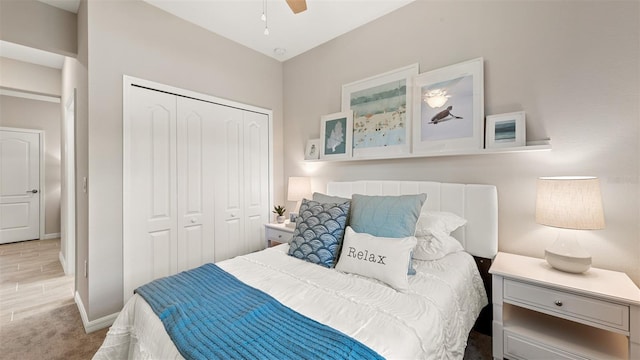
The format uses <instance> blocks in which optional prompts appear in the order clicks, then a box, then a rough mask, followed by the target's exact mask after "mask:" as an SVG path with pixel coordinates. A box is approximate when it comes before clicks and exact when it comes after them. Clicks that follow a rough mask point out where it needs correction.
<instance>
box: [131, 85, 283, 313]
mask: <svg viewBox="0 0 640 360" xmlns="http://www.w3.org/2000/svg"><path fill="white" fill-rule="evenodd" d="M139 83H143V84H145V85H147V84H146V82H144V81H135V80H130V81H128V82H127V81H126V79H125V91H124V98H125V99H124V101H125V106H124V124H123V132H124V140H123V141H124V161H123V163H124V169H123V177H124V178H123V186H124V189H123V194H124V196H123V206H124V208H123V215H124V219H123V226H124V228H123V232H124V234H123V274H124V279H123V280H124V281H123V283H124V300H125V301H126V300H127V299H128V298H129V297H130V296H131V295H132V294H133V290H134V289H135V288H136V287H138V286H140V285H142V284H144V283H146V282H148V281H151V280H153V279H156V278H159V277H163V276H167V275H171V274H175V273H177V272H180V271H183V270H186V269H190V268H193V267H197V266H199V265H202V264H204V263H207V262H215V261H221V260H224V259H228V258H231V257H234V256H237V255H242V254H246V253H249V252H252V251H256V250H260V249H262V248H264V244H265V241H264V235H263V233H262V229H263V226H264V224H265V223H267V222H268V221H269V202H270V196H269V192H270V184H269V160H270V157H269V153H270V147H269V118H270V113H269V112H268V111H263V112H261V111H260V110H261V109H256V108H253V107H251V106H246V107H245V108H243V107H244V106H243V105H242V104H237V103H230V104H224V100H222V101H217V100H220V99H216V98H211V97H208V96H206V95H200V94H195V93H192V92H186V94H187V95H186V96H185V95H181V94H179V93H178V92H179V91H173V90H175V89H173V88H168V89H167V88H166V87H165V86H161V85H159V84H158V85H157V87H158V88H159V89H152V88H149V87H147V86H140V85H138V84H139ZM167 90H171V91H167Z"/></svg>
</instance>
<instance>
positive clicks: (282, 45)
mask: <svg viewBox="0 0 640 360" xmlns="http://www.w3.org/2000/svg"><path fill="white" fill-rule="evenodd" d="M144 1H146V2H147V3H149V4H151V5H154V6H157V7H158V8H160V9H163V10H165V11H167V12H169V13H171V14H174V15H176V16H178V17H180V18H182V19H185V20H187V21H189V22H192V23H194V24H197V25H199V26H201V27H203V28H205V29H207V30H210V31H212V32H214V33H216V34H219V35H222V36H224V37H226V38H228V39H231V40H233V41H235V42H237V43H240V44H242V45H244V46H246V47H249V48H251V49H254V50H256V51H258V52H261V53H263V54H265V55H267V56H270V57H273V58H275V59H277V60H280V61H284V60H287V59H290V58H292V57H294V56H296V55H299V54H301V53H303V52H305V51H307V50H310V49H312V48H314V47H316V46H318V45H320V44H323V43H325V42H327V41H329V40H331V39H334V38H336V37H338V36H340V35H342V34H344V33H347V32H349V31H351V30H353V29H355V28H357V27H359V26H361V25H364V24H366V23H368V22H370V21H372V20H375V19H377V18H379V17H381V16H383V15H386V14H388V13H389V12H391V11H393V10H396V9H398V8H400V7H402V6H404V5H407V4H409V3H411V2H413V1H414V0H307V10H306V11H304V12H301V13H299V14H294V13H293V12H292V11H291V10H290V9H289V7H288V6H287V3H286V1H285V0H267V1H266V13H267V25H268V28H269V35H264V27H265V23H264V22H263V21H262V20H261V19H260V17H261V15H262V12H263V8H264V5H265V2H263V1H262V0H144ZM276 49H283V50H284V54H282V53H281V52H280V53H279V52H278V51H277V50H276Z"/></svg>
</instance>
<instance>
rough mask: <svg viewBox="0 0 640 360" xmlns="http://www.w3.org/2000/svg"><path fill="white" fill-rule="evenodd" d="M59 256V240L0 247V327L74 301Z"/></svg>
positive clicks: (70, 280)
mask: <svg viewBox="0 0 640 360" xmlns="http://www.w3.org/2000/svg"><path fill="white" fill-rule="evenodd" d="M59 253H60V239H51V240H31V241H24V242H19V243H12V244H4V245H0V326H2V325H4V324H8V323H11V322H18V321H20V320H21V319H24V318H25V317H28V316H31V315H36V314H39V313H42V312H46V311H51V310H52V309H55V308H58V307H61V306H64V305H67V304H72V303H73V302H74V301H73V292H74V277H73V275H70V276H66V275H65V274H64V270H63V269H62V265H61V264H60V260H59V257H58V256H59V255H58V254H59Z"/></svg>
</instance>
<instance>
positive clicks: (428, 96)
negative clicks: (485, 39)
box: [412, 58, 484, 154]
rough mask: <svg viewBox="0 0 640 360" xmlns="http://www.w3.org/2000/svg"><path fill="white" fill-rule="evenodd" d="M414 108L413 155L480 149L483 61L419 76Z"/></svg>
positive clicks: (475, 61)
mask: <svg viewBox="0 0 640 360" xmlns="http://www.w3.org/2000/svg"><path fill="white" fill-rule="evenodd" d="M413 106H414V107H413V109H414V110H413V114H414V122H413V147H412V150H413V153H415V154H425V153H438V152H455V151H463V150H471V149H482V143H483V140H484V139H483V138H484V136H483V135H484V132H483V129H484V126H483V125H484V121H483V120H484V72H483V59H482V58H477V59H473V60H469V61H466V62H463V63H460V64H455V65H451V66H447V67H444V68H440V69H437V70H432V71H428V72H425V73H423V74H420V75H418V76H417V77H416V78H415V80H414V90H413Z"/></svg>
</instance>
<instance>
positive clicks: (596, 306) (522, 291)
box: [504, 279, 629, 332]
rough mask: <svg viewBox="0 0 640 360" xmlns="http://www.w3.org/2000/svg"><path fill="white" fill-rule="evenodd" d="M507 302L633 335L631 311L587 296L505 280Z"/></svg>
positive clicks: (505, 299)
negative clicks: (630, 326)
mask: <svg viewBox="0 0 640 360" xmlns="http://www.w3.org/2000/svg"><path fill="white" fill-rule="evenodd" d="M504 301H505V302H507V303H512V304H516V305H519V306H522V307H525V308H529V309H531V310H536V311H541V312H544V313H547V314H552V315H555V316H560V317H563V318H565V319H568V320H572V321H577V322H581V323H583V324H587V325H594V326H598V327H600V328H605V329H618V330H622V331H624V332H628V331H629V307H628V306H625V305H620V304H616V303H612V302H608V301H603V300H597V299H593V298H590V297H587V296H581V295H578V294H573V293H567V292H563V291H559V290H552V289H549V288H546V287H542V286H536V285H531V284H527V283H522V282H519V281H513V280H509V279H505V280H504Z"/></svg>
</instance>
